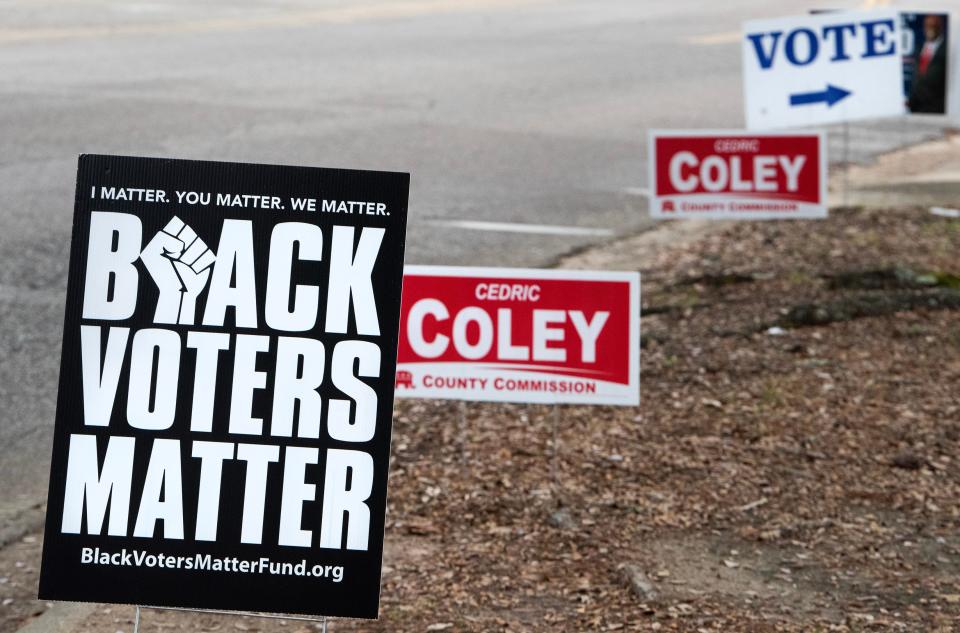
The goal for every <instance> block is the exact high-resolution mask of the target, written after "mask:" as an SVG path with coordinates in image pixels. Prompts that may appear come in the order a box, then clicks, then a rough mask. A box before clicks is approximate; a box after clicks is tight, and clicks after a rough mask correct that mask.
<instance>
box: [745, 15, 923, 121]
mask: <svg viewBox="0 0 960 633" xmlns="http://www.w3.org/2000/svg"><path fill="white" fill-rule="evenodd" d="M900 46H901V37H900V17H899V14H898V12H897V11H894V10H882V11H843V12H831V13H820V14H815V15H802V16H795V17H789V18H778V19H773V20H751V21H749V22H745V23H744V33H743V78H744V103H745V105H746V117H747V127H748V128H750V129H753V130H762V129H771V128H784V127H804V126H810V125H819V124H823V123H837V122H840V121H852V120H855V119H871V118H879V117H887V116H897V115H900V114H903V113H904V112H905V106H904V98H903V62H902V60H901V57H900Z"/></svg>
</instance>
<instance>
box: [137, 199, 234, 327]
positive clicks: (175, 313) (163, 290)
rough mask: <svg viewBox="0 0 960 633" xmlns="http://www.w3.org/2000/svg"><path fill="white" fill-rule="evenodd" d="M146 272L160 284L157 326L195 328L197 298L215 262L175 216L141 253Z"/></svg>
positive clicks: (207, 249) (200, 240) (155, 316)
mask: <svg viewBox="0 0 960 633" xmlns="http://www.w3.org/2000/svg"><path fill="white" fill-rule="evenodd" d="M140 259H142V260H143V265H144V266H146V268H147V272H148V273H150V276H151V277H153V282H154V283H155V284H157V289H158V290H159V291H160V297H159V299H157V311H156V313H155V314H154V317H153V320H154V322H155V323H179V324H181V325H193V321H194V317H195V312H196V308H197V297H199V296H200V293H201V292H203V289H204V288H205V287H206V285H207V280H208V279H209V278H210V266H212V265H213V262H214V261H216V256H215V255H214V254H213V251H211V250H210V249H209V248H208V247H207V245H206V244H205V243H204V241H203V240H202V239H200V238H199V237H197V234H196V233H195V232H194V231H193V229H191V228H190V227H189V226H187V225H186V224H184V223H183V221H182V220H180V218H178V217H177V216H173V218H172V219H171V220H170V221H169V222H168V223H167V226H165V227H164V228H163V230H162V231H160V232H159V233H157V234H156V235H154V236H153V239H152V240H150V243H149V244H147V247H146V248H144V249H143V252H142V253H140Z"/></svg>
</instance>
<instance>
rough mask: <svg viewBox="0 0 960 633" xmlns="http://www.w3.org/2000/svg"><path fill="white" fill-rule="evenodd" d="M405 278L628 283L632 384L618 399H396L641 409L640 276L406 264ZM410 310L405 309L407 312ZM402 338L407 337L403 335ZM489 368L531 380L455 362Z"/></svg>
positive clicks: (488, 394) (439, 393) (454, 393)
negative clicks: (612, 406)
mask: <svg viewBox="0 0 960 633" xmlns="http://www.w3.org/2000/svg"><path fill="white" fill-rule="evenodd" d="M403 275H404V277H407V276H425V277H465V278H493V279H532V280H537V279H547V280H548V279H557V280H566V281H614V282H626V283H627V284H628V287H629V295H630V299H629V306H630V307H629V310H630V315H629V328H630V332H629V359H628V362H629V372H630V374H629V383H628V384H627V385H626V386H625V387H623V389H622V394H621V395H618V396H605V395H603V394H575V393H566V394H558V393H542V392H530V393H527V394H525V397H524V398H522V399H518V397H517V396H516V395H513V392H509V391H496V390H490V391H485V392H483V393H473V394H471V393H470V392H465V391H463V390H460V389H448V388H442V389H432V390H431V391H430V392H429V394H426V395H425V394H423V393H420V392H418V393H416V394H406V393H404V392H403V390H397V391H395V392H394V393H395V396H394V397H396V398H422V399H432V400H438V399H444V400H469V401H477V402H519V403H529V404H588V405H619V406H637V405H639V404H640V273H639V272H624V271H586V270H571V269H544V268H499V267H480V266H424V265H410V264H408V265H406V266H404V267H403ZM405 310H406V307H404V308H401V311H405ZM400 336H401V337H403V336H405V333H404V332H400ZM428 364H432V362H431V361H422V362H415V363H399V362H398V363H397V371H402V370H403V369H404V368H405V367H406V366H408V365H428ZM471 364H472V365H474V366H476V367H478V368H479V367H481V366H482V365H487V366H489V368H490V369H494V368H496V369H498V370H499V373H500V375H503V376H507V375H508V374H509V375H510V376H511V377H528V372H521V371H513V372H511V371H510V370H509V369H504V368H503V366H502V365H500V364H497V363H492V364H491V363H486V364H481V363H455V364H454V365H458V366H462V365H471Z"/></svg>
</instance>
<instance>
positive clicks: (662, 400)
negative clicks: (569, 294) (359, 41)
mask: <svg viewBox="0 0 960 633" xmlns="http://www.w3.org/2000/svg"><path fill="white" fill-rule="evenodd" d="M958 254H960V221H958V220H951V219H947V218H942V217H937V216H933V215H930V214H929V213H928V212H927V211H926V210H925V209H917V208H900V209H870V210H864V209H847V210H840V211H836V212H834V213H833V214H832V215H831V218H830V219H828V220H825V221H820V222H778V223H742V224H725V225H722V226H721V227H720V228H719V230H717V231H713V232H707V233H704V234H699V235H697V236H695V238H694V239H691V240H690V241H689V243H687V244H685V245H683V246H681V247H678V248H672V249H656V250H655V251H653V252H652V253H651V252H641V251H639V250H637V251H635V252H633V253H631V252H629V248H627V249H625V248H623V247H621V248H620V249H619V250H618V251H617V260H616V261H615V262H614V261H610V262H608V263H610V264H616V266H617V267H619V268H628V269H629V268H633V269H640V270H642V272H643V275H644V277H643V304H644V310H645V312H646V314H645V316H644V318H643V324H642V327H643V334H644V342H645V349H644V350H643V353H642V361H641V364H642V379H641V385H642V387H641V388H642V403H641V406H640V407H638V408H612V407H592V408H588V407H574V406H564V407H557V408H555V409H553V408H549V407H544V406H520V405H516V406H512V405H495V404H476V403H470V404H466V405H461V404H459V403H450V402H432V401H401V402H399V403H398V405H397V410H396V418H395V428H394V440H393V463H392V469H391V482H390V486H391V488H390V510H389V516H388V519H389V522H388V528H387V548H386V555H385V568H384V583H383V595H382V606H381V619H380V620H379V621H378V622H359V621H357V622H353V621H346V620H336V621H332V622H331V625H330V631H377V632H387V631H390V632H394V631H411V632H413V631H615V630H624V631H626V630H631V631H655V630H660V631H691V632H703V631H798V632H799V631H887V630H889V631H901V630H902V631H943V632H946V631H956V630H960V625H956V622H958V621H960V530H958V527H960V470H958V462H957V459H958V457H957V455H958V448H960V446H958V445H960V392H958V390H957V388H956V384H957V382H958V381H960V353H958V352H960V277H957V276H956V275H957V274H958V273H960V257H958ZM37 539H38V537H37V536H32V537H27V539H26V540H23V541H21V542H19V543H16V544H14V545H12V546H10V547H8V548H6V549H5V550H3V552H2V556H0V600H3V601H4V607H2V609H3V611H2V612H0V613H3V614H4V618H3V619H2V620H0V631H12V630H15V626H16V623H17V622H20V621H22V620H24V619H25V618H28V617H30V616H31V615H33V614H35V613H38V612H41V611H43V609H44V608H45V605H43V604H40V603H36V602H34V601H31V600H29V599H28V596H27V593H29V592H27V591H26V590H25V589H24V588H30V587H31V584H30V583H35V576H36V569H35V568H36V566H37V556H38V550H37V547H38V544H37ZM17 561H19V562H20V563H21V564H20V566H16V563H17ZM3 579H6V582H4V580H3ZM8 599H9V600H11V602H9V603H8V602H6V601H7V600H8ZM132 618H133V608H132V607H126V606H117V605H112V606H105V607H102V608H98V609H97V611H96V612H95V614H94V615H93V616H91V618H90V619H89V620H88V621H87V623H86V625H85V627H84V630H89V631H104V632H107V633H113V632H114V631H127V630H130V629H131V625H132ZM318 628H319V625H316V624H311V623H303V622H297V621H293V620H282V621H281V620H259V619H251V618H237V617H226V616H215V615H207V614H204V615H192V614H182V613H171V612H158V611H148V612H145V614H144V619H143V622H142V627H141V630H142V631H145V632H148V631H179V630H183V631H218V630H222V631H229V630H241V631H313V630H317V629H318Z"/></svg>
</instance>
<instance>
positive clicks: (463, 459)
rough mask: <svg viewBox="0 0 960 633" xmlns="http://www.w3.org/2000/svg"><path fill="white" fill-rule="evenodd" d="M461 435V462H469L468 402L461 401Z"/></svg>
mask: <svg viewBox="0 0 960 633" xmlns="http://www.w3.org/2000/svg"><path fill="white" fill-rule="evenodd" d="M459 412H460V418H459V420H458V422H459V424H458V425H457V426H458V427H459V435H460V463H462V464H465V463H467V403H466V402H464V401H463V400H461V401H460V407H459Z"/></svg>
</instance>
